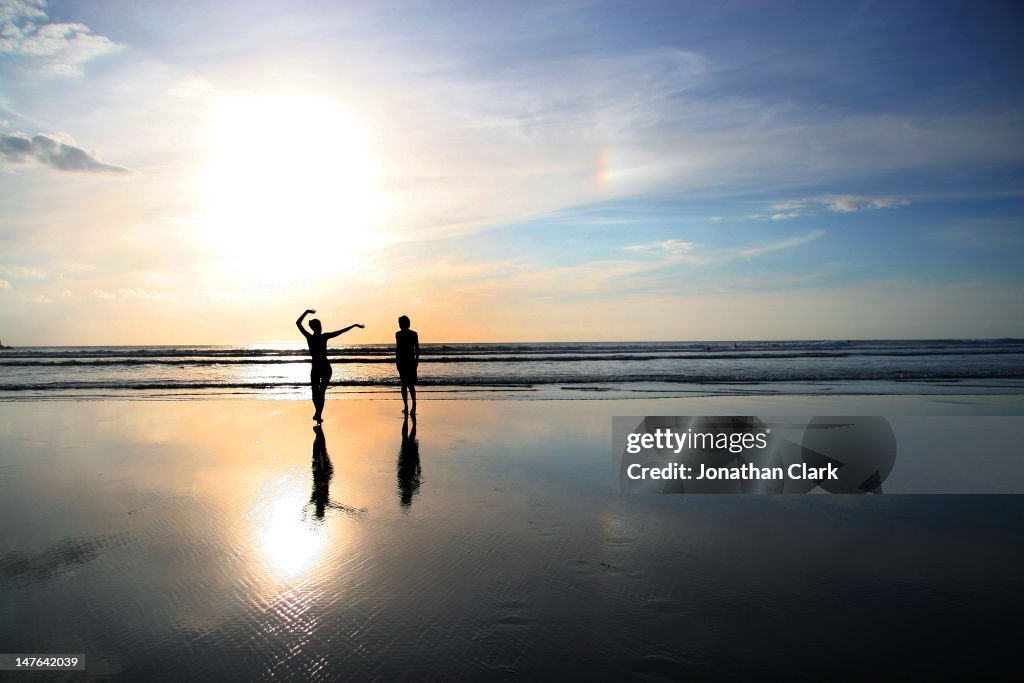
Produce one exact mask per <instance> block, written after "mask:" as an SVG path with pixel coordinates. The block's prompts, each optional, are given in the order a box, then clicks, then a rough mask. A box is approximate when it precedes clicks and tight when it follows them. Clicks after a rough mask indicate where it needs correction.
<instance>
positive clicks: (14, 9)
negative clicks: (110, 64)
mask: <svg viewBox="0 0 1024 683" xmlns="http://www.w3.org/2000/svg"><path fill="white" fill-rule="evenodd" d="M45 7H46V3H45V2H43V1H42V0H0V55H7V56H9V57H13V58H15V59H17V60H19V61H20V62H22V64H23V65H24V66H27V67H29V68H30V69H32V70H33V71H37V72H40V73H43V74H49V75H52V76H81V75H82V65H83V64H84V63H85V62H88V61H89V60H91V59H94V58H96V57H99V56H102V55H105V54H110V53H112V52H117V51H118V50H120V49H121V46H120V45H118V44H117V43H115V42H113V41H112V40H110V39H109V38H107V37H105V36H100V35H96V34H95V33H93V32H92V29H90V28H89V27H88V26H86V25H85V24H79V23H57V22H52V21H50V20H49V17H48V16H47V14H46V11H45V9H44V8H45Z"/></svg>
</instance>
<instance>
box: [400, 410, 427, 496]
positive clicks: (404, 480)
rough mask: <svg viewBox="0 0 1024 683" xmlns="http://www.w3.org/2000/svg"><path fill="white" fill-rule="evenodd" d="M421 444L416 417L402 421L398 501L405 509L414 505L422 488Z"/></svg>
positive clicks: (407, 417)
mask: <svg viewBox="0 0 1024 683" xmlns="http://www.w3.org/2000/svg"><path fill="white" fill-rule="evenodd" d="M420 473H421V469H420V442H419V441H418V440H417V439H416V415H413V416H412V431H409V416H408V415H406V416H405V419H404V420H402V445H401V447H399V449H398V501H399V503H400V504H401V506H402V507H403V508H406V509H408V508H409V506H410V505H412V497H413V496H414V495H415V494H416V491H418V490H419V488H420Z"/></svg>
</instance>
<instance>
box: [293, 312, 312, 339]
mask: <svg viewBox="0 0 1024 683" xmlns="http://www.w3.org/2000/svg"><path fill="white" fill-rule="evenodd" d="M310 313H316V311H314V310H313V309H312V308H307V309H306V311H305V312H304V313H303V314H302V315H300V316H299V319H298V320H296V321H295V327H297V328H299V332H301V333H302V336H303V337H308V336H309V332H306V328H305V327H303V326H302V321H303V320H305V319H306V316H307V315H309V314H310Z"/></svg>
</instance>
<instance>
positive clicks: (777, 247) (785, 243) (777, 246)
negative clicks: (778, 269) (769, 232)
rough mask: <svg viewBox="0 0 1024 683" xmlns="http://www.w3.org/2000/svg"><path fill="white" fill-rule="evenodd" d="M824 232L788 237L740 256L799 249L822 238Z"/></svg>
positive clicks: (813, 231)
mask: <svg viewBox="0 0 1024 683" xmlns="http://www.w3.org/2000/svg"><path fill="white" fill-rule="evenodd" d="M824 234H825V231H824V230H812V231H810V232H809V233H807V234H805V235H799V236H797V237H790V238H789V239H784V240H781V241H779V242H772V243H770V244H765V245H762V246H759V247H751V248H749V249H744V250H743V251H741V252H740V256H742V257H744V258H755V257H757V256H762V255H764V254H769V253H771V252H773V251H782V250H783V249H792V248H793V247H799V246H802V245H804V244H807V243H809V242H813V241H814V240H816V239H818V238H820V237H822V236H824Z"/></svg>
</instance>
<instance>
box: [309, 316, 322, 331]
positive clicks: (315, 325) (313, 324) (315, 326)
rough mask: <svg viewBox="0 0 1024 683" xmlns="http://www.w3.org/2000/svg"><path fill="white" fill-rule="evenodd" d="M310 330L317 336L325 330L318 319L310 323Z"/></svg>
mask: <svg viewBox="0 0 1024 683" xmlns="http://www.w3.org/2000/svg"><path fill="white" fill-rule="evenodd" d="M309 329H311V330H313V331H314V332H316V333H317V334H320V330H322V329H323V328H322V327H321V326H320V321H319V320H318V319H317V318H313V319H312V320H310V321H309Z"/></svg>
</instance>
